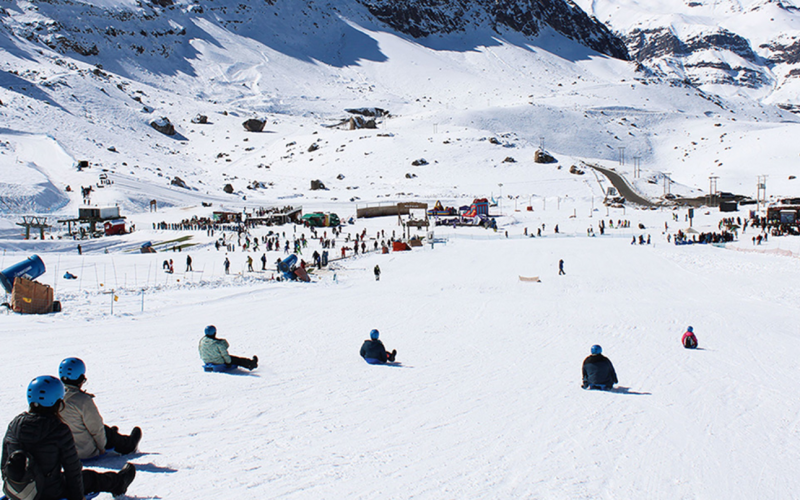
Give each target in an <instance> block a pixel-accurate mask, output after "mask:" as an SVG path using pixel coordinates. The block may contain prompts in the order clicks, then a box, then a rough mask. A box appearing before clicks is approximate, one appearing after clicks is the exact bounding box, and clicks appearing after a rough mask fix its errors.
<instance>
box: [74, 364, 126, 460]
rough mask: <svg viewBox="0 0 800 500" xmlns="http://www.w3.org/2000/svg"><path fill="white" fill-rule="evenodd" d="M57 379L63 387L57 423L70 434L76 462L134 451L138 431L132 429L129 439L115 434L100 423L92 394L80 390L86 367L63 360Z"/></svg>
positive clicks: (112, 429) (111, 429)
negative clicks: (70, 432) (109, 451)
mask: <svg viewBox="0 0 800 500" xmlns="http://www.w3.org/2000/svg"><path fill="white" fill-rule="evenodd" d="M58 376H59V377H60V378H61V381H62V382H63V383H64V387H65V388H66V394H65V396H64V410H63V411H62V412H61V419H62V420H63V421H64V423H65V424H67V425H68V426H69V428H70V430H72V437H73V438H74V439H75V448H76V449H77V450H78V458H80V459H81V460H85V459H87V458H92V457H96V456H98V455H102V454H103V453H105V452H106V450H114V451H115V452H116V453H119V454H120V455H127V454H129V453H133V452H134V451H136V448H137V447H138V446H139V441H140V440H141V439H142V429H140V428H139V427H134V428H133V430H132V431H131V433H130V435H129V436H126V435H124V434H120V433H119V428H118V427H116V426H114V427H109V426H107V425H105V424H104V423H103V417H102V416H101V415H100V412H99V411H98V409H97V405H95V403H94V394H89V393H88V392H86V391H84V390H83V384H84V383H86V364H85V363H84V362H83V361H82V360H81V359H78V358H67V359H65V360H64V361H62V362H61V364H60V365H59V367H58Z"/></svg>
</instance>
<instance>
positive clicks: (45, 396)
mask: <svg viewBox="0 0 800 500" xmlns="http://www.w3.org/2000/svg"><path fill="white" fill-rule="evenodd" d="M28 404H29V405H30V406H29V409H28V411H27V412H25V413H21V414H20V415H17V417H16V418H14V420H12V421H11V423H10V424H9V425H8V430H7V431H6V435H5V437H4V438H3V454H2V463H3V464H6V463H7V462H8V460H9V458H10V457H12V456H13V457H14V460H12V461H11V463H8V467H7V468H6V467H4V468H3V474H4V475H3V480H6V479H12V480H15V479H19V478H20V477H21V476H22V475H23V474H24V469H25V460H24V458H23V459H22V460H18V458H19V457H24V455H20V454H16V455H15V452H17V451H23V452H27V453H29V454H30V455H31V456H33V459H34V460H35V462H36V464H37V465H38V467H39V469H40V470H41V472H42V474H43V476H44V480H43V485H42V490H41V496H40V497H39V498H40V500H58V499H61V498H66V499H67V500H83V498H84V495H85V494H86V493H91V492H101V491H102V492H109V493H111V494H112V495H114V496H120V495H124V494H125V492H127V491H128V486H130V484H131V483H132V482H133V479H134V477H135V476H136V468H135V467H134V466H133V464H125V466H124V467H123V468H122V470H120V471H119V472H104V473H100V472H96V471H93V470H89V469H83V466H82V465H81V461H80V460H79V459H78V452H77V451H76V450H75V441H74V440H73V438H72V432H71V431H70V429H69V426H68V425H67V424H65V423H64V422H62V421H61V418H60V417H59V412H60V411H61V409H62V408H63V407H64V384H62V383H61V381H60V380H58V379H57V378H55V377H51V376H49V375H45V376H41V377H36V378H35V379H33V380H32V381H31V383H30V384H28ZM6 472H8V473H9V476H12V475H14V476H17V477H10V478H6V477H5V474H6Z"/></svg>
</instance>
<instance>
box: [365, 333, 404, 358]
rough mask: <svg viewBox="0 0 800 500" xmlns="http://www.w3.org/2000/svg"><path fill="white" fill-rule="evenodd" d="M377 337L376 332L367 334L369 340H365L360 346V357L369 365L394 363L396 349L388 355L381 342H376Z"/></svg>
mask: <svg viewBox="0 0 800 500" xmlns="http://www.w3.org/2000/svg"><path fill="white" fill-rule="evenodd" d="M378 335H379V333H378V330H372V331H371V332H369V340H365V341H364V343H363V344H362V345H361V357H362V358H364V361H366V362H367V363H369V364H371V365H377V364H383V363H386V362H387V361H394V358H395V356H397V350H396V349H395V350H393V351H392V352H390V353H387V352H386V348H385V347H383V342H381V341H380V340H378Z"/></svg>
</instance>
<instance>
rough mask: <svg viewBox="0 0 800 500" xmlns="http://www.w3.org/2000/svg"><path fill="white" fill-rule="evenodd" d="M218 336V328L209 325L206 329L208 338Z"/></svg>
mask: <svg viewBox="0 0 800 500" xmlns="http://www.w3.org/2000/svg"><path fill="white" fill-rule="evenodd" d="M216 334H217V327H216V326H214V325H208V326H207V327H206V337H213V336H214V335H216Z"/></svg>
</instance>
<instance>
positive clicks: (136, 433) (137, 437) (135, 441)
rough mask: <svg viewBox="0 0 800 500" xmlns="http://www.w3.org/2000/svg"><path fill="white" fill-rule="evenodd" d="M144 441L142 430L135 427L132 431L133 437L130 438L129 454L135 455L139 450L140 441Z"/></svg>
mask: <svg viewBox="0 0 800 500" xmlns="http://www.w3.org/2000/svg"><path fill="white" fill-rule="evenodd" d="M141 440H142V429H140V428H139V427H134V428H133V430H132V431H131V435H130V437H129V438H128V442H129V443H130V446H129V448H130V451H129V452H128V453H133V452H134V451H136V449H137V448H139V441H141Z"/></svg>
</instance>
